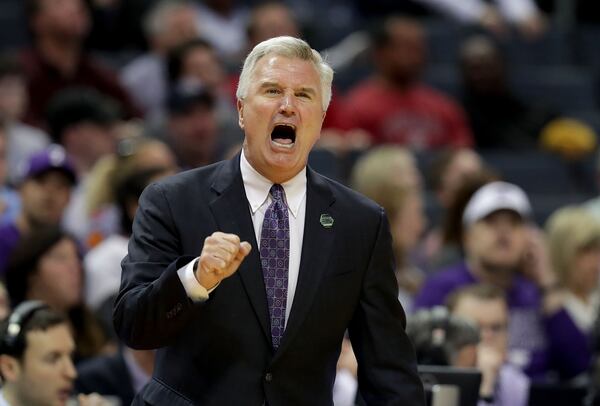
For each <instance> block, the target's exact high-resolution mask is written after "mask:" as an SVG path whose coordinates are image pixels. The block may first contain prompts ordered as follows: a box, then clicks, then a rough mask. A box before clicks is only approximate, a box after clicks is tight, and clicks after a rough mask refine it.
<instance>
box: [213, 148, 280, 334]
mask: <svg viewBox="0 0 600 406" xmlns="http://www.w3.org/2000/svg"><path fill="white" fill-rule="evenodd" d="M212 190H213V192H214V193H215V197H214V198H213V199H212V200H211V202H210V203H209V206H210V210H211V211H212V214H213V216H214V218H215V220H216V223H217V225H218V227H219V230H220V231H223V232H226V233H233V234H237V235H238V236H239V237H240V239H241V240H242V241H248V242H250V244H252V251H250V254H249V256H248V257H247V258H246V259H245V260H244V261H243V262H242V264H241V265H240V268H239V269H238V271H237V272H236V274H237V275H239V277H240V278H241V279H242V284H243V286H244V289H245V290H246V294H247V295H248V297H249V298H250V303H251V304H252V307H253V308H254V311H255V313H256V316H257V318H258V320H259V322H260V325H261V327H262V329H263V333H264V334H265V337H266V338H267V341H268V342H269V343H270V342H271V332H270V330H269V310H268V305H267V299H266V295H265V286H264V282H263V277H262V272H261V265H260V255H259V250H258V244H257V242H256V236H255V234H254V226H253V224H252V219H251V217H250V212H249V209H248V199H247V198H246V192H245V189H244V184H243V181H242V175H241V173H240V167H239V155H238V156H237V157H236V158H234V159H232V160H230V161H228V162H226V163H224V165H223V166H222V167H221V170H220V171H218V172H217V174H216V180H215V182H214V183H213V185H212Z"/></svg>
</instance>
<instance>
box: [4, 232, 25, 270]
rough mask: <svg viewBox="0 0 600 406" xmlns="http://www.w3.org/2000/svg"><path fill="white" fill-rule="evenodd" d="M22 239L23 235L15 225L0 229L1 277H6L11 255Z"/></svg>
mask: <svg viewBox="0 0 600 406" xmlns="http://www.w3.org/2000/svg"><path fill="white" fill-rule="evenodd" d="M20 238H21V233H20V232H19V229H18V228H17V226H16V225H15V223H10V224H6V225H4V226H2V227H0V275H4V273H5V272H6V266H7V265H8V260H9V258H10V254H11V253H12V252H13V250H14V249H15V247H16V246H17V243H18V242H19V239H20Z"/></svg>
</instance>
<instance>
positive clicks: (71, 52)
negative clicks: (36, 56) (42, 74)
mask: <svg viewBox="0 0 600 406" xmlns="http://www.w3.org/2000/svg"><path fill="white" fill-rule="evenodd" d="M80 45H81V44H80V43H79V42H78V41H76V40H70V41H69V40H64V41H61V40H58V39H57V38H54V37H42V38H39V39H38V41H37V49H38V51H39V53H40V54H41V55H42V58H43V59H44V61H46V63H48V64H49V65H51V66H53V67H54V68H56V69H57V70H58V71H59V72H60V73H61V74H62V75H64V76H72V75H73V74H74V73H75V71H76V70H77V65H78V64H79V60H80V57H81V46H80Z"/></svg>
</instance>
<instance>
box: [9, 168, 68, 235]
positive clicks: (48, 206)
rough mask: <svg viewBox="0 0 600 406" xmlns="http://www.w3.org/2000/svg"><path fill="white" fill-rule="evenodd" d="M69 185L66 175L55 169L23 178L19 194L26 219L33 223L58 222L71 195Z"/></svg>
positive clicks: (46, 223)
mask: <svg viewBox="0 0 600 406" xmlns="http://www.w3.org/2000/svg"><path fill="white" fill-rule="evenodd" d="M71 187H72V185H71V182H70V181H69V179H68V178H67V176H66V175H65V174H63V173H62V172H60V171H55V170H52V171H49V172H46V173H45V174H43V175H41V176H39V177H36V178H30V179H27V180H25V182H24V183H23V184H22V185H21V188H20V195H21V202H22V205H23V208H22V210H23V211H24V214H25V216H26V217H27V219H28V220H29V221H30V222H32V223H34V224H45V225H53V224H58V223H60V221H61V219H62V216H63V212H64V210H65V208H66V207H67V204H68V203H69V199H70V197H71Z"/></svg>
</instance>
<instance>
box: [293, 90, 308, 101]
mask: <svg viewBox="0 0 600 406" xmlns="http://www.w3.org/2000/svg"><path fill="white" fill-rule="evenodd" d="M296 96H298V97H302V98H303V99H309V100H310V98H311V97H310V94H308V93H306V92H300V93H296Z"/></svg>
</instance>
